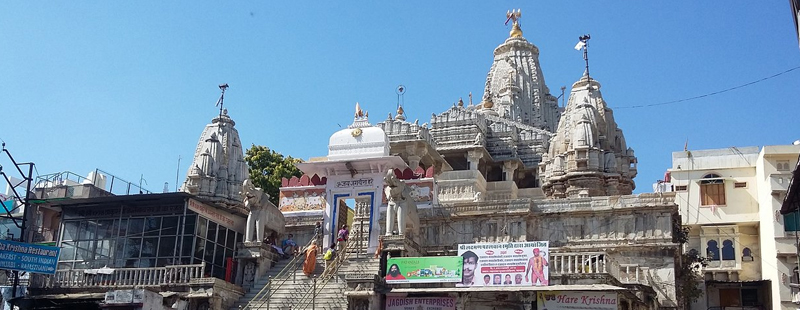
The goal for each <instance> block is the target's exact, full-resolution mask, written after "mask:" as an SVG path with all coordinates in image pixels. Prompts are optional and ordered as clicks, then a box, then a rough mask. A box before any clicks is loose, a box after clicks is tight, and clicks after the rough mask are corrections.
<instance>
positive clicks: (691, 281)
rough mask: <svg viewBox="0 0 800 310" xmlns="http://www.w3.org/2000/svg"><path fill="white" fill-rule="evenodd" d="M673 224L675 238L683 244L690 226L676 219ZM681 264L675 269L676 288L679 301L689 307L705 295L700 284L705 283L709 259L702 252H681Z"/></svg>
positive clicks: (687, 237)
mask: <svg viewBox="0 0 800 310" xmlns="http://www.w3.org/2000/svg"><path fill="white" fill-rule="evenodd" d="M672 225H673V227H672V228H673V238H674V239H673V240H674V241H675V242H677V243H680V244H681V246H682V245H683V244H685V243H686V242H688V241H689V227H688V226H681V224H680V221H675V222H673V223H672ZM678 263H679V264H680V265H679V266H678V268H676V269H675V284H676V286H675V288H676V292H675V293H676V294H677V295H678V302H679V303H680V304H681V305H683V307H684V309H689V308H690V307H691V305H692V303H693V302H695V301H697V299H699V298H700V297H703V290H702V289H701V288H700V285H701V284H703V281H704V279H703V272H702V271H703V268H704V267H706V266H708V261H707V260H706V258H705V257H702V256H700V253H697V251H695V250H692V251H689V252H687V253H681V255H680V262H678Z"/></svg>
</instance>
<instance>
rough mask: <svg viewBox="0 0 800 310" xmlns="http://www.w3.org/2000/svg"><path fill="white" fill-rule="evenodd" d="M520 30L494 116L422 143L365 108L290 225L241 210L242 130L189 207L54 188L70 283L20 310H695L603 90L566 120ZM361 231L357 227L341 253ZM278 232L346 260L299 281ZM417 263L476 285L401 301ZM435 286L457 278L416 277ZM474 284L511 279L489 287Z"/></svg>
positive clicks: (665, 198)
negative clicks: (401, 272)
mask: <svg viewBox="0 0 800 310" xmlns="http://www.w3.org/2000/svg"><path fill="white" fill-rule="evenodd" d="M519 17H520V14H519V12H514V13H511V12H509V14H508V18H509V19H513V21H514V22H513V26H512V31H511V33H510V35H509V37H508V38H507V39H505V41H504V42H503V43H502V44H500V45H499V46H498V47H497V48H496V49H495V50H494V61H493V63H492V64H491V66H490V69H489V74H488V76H487V80H486V88H485V89H484V94H483V96H482V99H481V102H480V103H478V104H474V103H473V102H472V100H469V101H468V102H466V103H465V102H463V101H460V102H459V103H458V104H455V105H454V106H453V107H451V108H449V109H448V110H446V111H444V112H441V113H438V114H433V115H432V117H431V120H430V123H423V124H420V123H419V121H413V122H411V121H408V120H407V119H406V115H405V111H404V110H403V107H400V108H399V109H398V110H397V111H393V112H394V113H395V115H394V116H393V115H392V114H391V113H390V114H389V116H388V117H387V118H386V119H385V120H382V121H380V122H378V123H377V124H374V125H373V124H372V123H371V122H370V120H369V113H367V112H366V111H365V110H363V109H362V108H361V106H360V105H359V104H356V108H355V113H354V118H353V122H352V124H351V125H350V126H348V128H345V129H342V130H340V131H337V132H335V133H333V134H332V135H331V137H330V140H329V144H328V154H327V155H326V156H323V157H318V158H312V159H310V160H309V161H307V162H304V163H300V164H298V168H300V170H302V171H303V173H304V175H303V176H301V177H299V178H291V179H286V180H283V184H282V187H281V189H280V197H279V201H280V202H279V206H278V207H275V206H272V205H266V206H261V208H255V207H249V205H248V204H246V203H242V201H243V200H244V201H247V202H250V200H249V199H250V198H253V197H261V196H257V195H256V196H248V195H249V194H248V193H250V192H249V190H250V188H249V187H248V186H247V183H246V182H247V175H245V173H246V171H247V170H246V169H245V168H246V167H245V166H244V162H243V160H242V150H241V143H240V140H239V135H238V132H237V131H236V130H235V128H234V126H235V123H234V122H233V120H232V119H231V118H230V117H229V116H228V115H227V111H224V110H222V111H220V112H221V113H220V115H219V116H218V117H216V118H214V119H213V120H212V122H211V124H209V125H208V126H207V127H206V128H205V129H204V131H203V133H202V134H201V138H200V140H199V141H198V146H197V149H196V152H195V157H194V160H193V162H192V165H191V167H190V169H189V173H188V174H187V179H186V182H185V183H184V186H183V192H181V193H166V194H133V195H130V193H129V194H128V195H112V194H111V193H109V192H107V191H104V190H102V189H101V186H96V185H97V184H96V183H95V182H94V180H92V181H91V182H88V184H80V187H81V189H80V190H79V191H76V189H75V188H73V189H72V190H70V189H69V188H68V187H63V186H53V187H48V188H43V189H42V193H41V195H42V196H41V198H42V200H43V201H42V202H41V203H40V204H39V205H38V206H37V208H38V209H37V210H38V211H40V215H39V217H40V218H41V221H40V224H39V225H38V227H40V231H44V230H45V228H47V229H49V230H50V231H52V232H54V233H52V234H51V235H52V236H53V238H52V239H53V240H52V241H54V242H57V244H58V245H59V246H60V247H62V251H63V253H64V254H63V255H62V256H63V257H62V258H61V259H60V260H59V264H60V265H59V270H57V272H56V275H55V276H41V277H37V278H36V279H32V280H31V281H32V282H31V284H30V288H31V292H32V293H31V294H30V295H29V296H28V297H26V298H25V299H24V300H21V301H19V303H18V304H20V305H25V306H27V307H28V308H34V307H43V306H48V307H52V308H59V307H60V308H62V309H65V308H68V307H74V306H75V305H81V306H82V307H87V308H89V307H90V306H94V307H101V306H102V307H127V308H130V309H138V308H141V307H143V305H145V304H147V305H155V306H157V305H158V303H159V301H160V302H161V306H162V307H163V308H171V309H188V310H195V309H197V310H205V309H215V310H216V309H309V308H310V309H353V310H366V309H370V310H379V309H387V310H394V309H398V306H401V305H409V304H413V305H414V306H415V308H417V309H419V308H421V307H422V305H421V303H424V304H426V305H428V306H433V307H434V308H436V309H442V310H455V309H458V310H473V309H481V310H483V309H486V310H488V309H498V308H499V309H520V310H523V309H524V310H532V309H545V308H547V309H551V310H553V309H566V308H567V307H568V306H569V304H578V303H582V304H585V305H587V306H590V307H592V308H597V309H625V310H628V309H675V308H678V304H677V300H678V296H676V290H675V273H674V271H675V266H676V258H677V257H678V255H679V252H680V251H679V245H678V244H677V243H676V242H675V240H674V233H673V228H674V227H675V226H676V224H677V223H679V221H680V218H679V214H678V207H677V205H676V204H675V203H674V198H675V196H674V194H672V193H653V194H640V195H632V191H633V189H634V188H635V183H634V181H633V179H634V177H635V176H636V172H637V160H636V157H635V155H634V152H633V149H631V148H629V147H628V146H627V144H626V141H625V138H624V135H623V132H622V130H621V129H620V128H619V126H618V125H617V123H616V122H615V120H614V116H613V111H612V110H611V109H610V108H609V107H608V105H607V104H606V102H605V99H604V98H603V95H602V93H601V92H600V83H599V82H598V81H597V80H596V79H595V78H594V77H591V76H589V75H588V73H587V74H584V75H583V76H580V77H579V76H578V75H576V78H578V80H577V81H576V82H575V83H574V84H573V86H572V90H571V92H570V94H569V100H568V103H567V105H566V107H564V108H563V109H562V108H559V107H558V105H557V100H556V97H555V96H553V95H551V94H550V91H549V88H548V87H547V85H546V84H545V79H544V74H543V72H544V71H543V69H542V66H541V64H540V63H539V58H538V57H539V48H538V47H537V46H535V45H534V44H533V43H531V42H529V41H527V40H526V39H525V38H524V37H523V33H522V29H521V28H520V26H519V23H518V22H517V19H518V18H519ZM221 88H222V86H221ZM223 91H224V89H223ZM71 187H76V185H71ZM76 192H80V193H83V194H85V195H86V196H80V197H77V196H74V194H75V193H76ZM240 192H241V193H245V195H243V196H244V197H243V196H242V195H240V194H239V193H240ZM51 193H57V195H56V194H51ZM70 195H72V196H70ZM65 198H66V199H65ZM264 210H267V212H266V214H265V215H256V214H262V213H264V212H263V211H264ZM278 210H280V212H279V211H278ZM348 214H352V220H349V219H348ZM262 216H264V217H263V218H262ZM395 220H396V221H397V224H396V225H395V224H394V222H395ZM259 221H261V222H259ZM245 223H251V224H245ZM252 223H262V224H255V225H257V226H259V227H253V226H255V225H252ZM346 223H351V224H350V225H351V226H352V227H351V229H350V232H349V238H342V237H341V236H342V235H340V234H339V233H338V230H339V229H340V228H342V226H344V225H345V224H346ZM265 226H266V227H265ZM123 227H124V228H123ZM254 228H255V230H254ZM264 228H266V230H267V232H266V234H265V236H270V237H271V239H272V240H275V239H276V238H282V235H288V234H293V235H294V236H295V239H294V240H295V241H296V242H297V243H299V244H301V245H304V246H310V245H312V244H316V243H319V245H320V246H321V247H322V248H323V249H324V248H329V247H332V246H334V244H335V243H338V246H339V251H338V253H337V255H336V256H335V258H332V259H331V260H330V261H325V262H324V264H323V261H322V260H319V261H316V262H315V264H312V261H313V259H312V258H314V257H316V256H314V255H310V256H308V261H307V266H306V267H316V268H303V269H304V270H303V272H300V271H301V268H300V267H299V266H300V265H301V261H302V260H303V259H304V258H305V257H304V256H296V257H294V258H290V259H283V260H279V259H278V258H277V255H276V250H274V248H273V247H271V246H269V245H266V244H265V243H263V242H261V238H260V237H259V238H254V237H253V234H254V231H255V234H256V235H258V234H260V233H259V231H262V233H263V229H264ZM223 236H224V237H223ZM339 239H348V240H347V241H346V242H343V241H342V240H339ZM129 244H130V246H129ZM304 248H306V247H304ZM467 248H469V249H472V250H469V251H466V252H465V249H467ZM523 248H524V249H525V250H524V251H523ZM531 248H534V249H533V250H532V251H530V249H531ZM479 249H480V251H479ZM473 250H474V251H475V252H478V253H475V252H473ZM467 252H469V253H472V254H471V255H473V256H469V254H467ZM495 252H497V254H498V255H516V256H515V257H514V259H513V263H514V264H517V265H515V266H514V267H513V268H510V269H509V268H506V267H502V268H499V267H497V266H500V265H492V264H495V263H504V262H502V261H501V260H495V261H494V262H493V257H499V256H492V255H494V254H495ZM317 254H321V253H320V252H317ZM317 256H321V255H317ZM404 257H406V258H412V259H417V258H424V259H431V258H442V259H450V260H455V261H458V262H461V263H465V262H466V263H467V264H470V267H465V268H457V269H456V270H451V271H455V272H457V274H459V277H458V280H459V281H461V282H459V283H460V284H459V283H455V282H452V281H451V282H441V281H434V282H431V283H424V284H420V283H403V284H396V283H391V282H387V281H386V279H385V276H386V274H387V269H388V268H387V265H389V262H390V261H392V260H394V259H400V258H404ZM462 257H463V259H462ZM479 259H480V260H481V262H480V264H481V265H480V266H482V267H481V268H478V266H479V263H478V260H479ZM525 266H527V268H526V267H525ZM496 267H497V268H496ZM430 269H435V271H432V270H430ZM306 272H308V275H309V276H306V275H304V274H303V273H306ZM462 272H463V273H464V274H463V275H461V273H462ZM467 272H469V273H470V274H471V275H468V274H467ZM434 273H439V274H444V273H445V272H444V271H443V270H442V268H434V267H431V268H429V269H427V271H421V270H418V271H417V272H416V273H414V274H417V275H419V274H424V275H432V274H434ZM476 274H478V275H481V274H483V275H485V276H487V277H488V276H489V274H494V275H495V277H496V278H497V279H496V280H495V282H494V284H492V285H489V284H488V283H489V281H488V280H486V284H484V285H480V283H479V282H480V280H481V279H483V278H479V279H476V278H477V276H476ZM512 274H513V276H512ZM523 274H524V277H523ZM501 275H504V276H505V277H506V280H505V281H506V283H501ZM408 276H409V277H411V276H412V274H408ZM529 276H530V279H529ZM490 278H491V277H490ZM512 278H513V279H514V280H512ZM514 281H516V283H514ZM109 289H111V290H113V292H111V293H106V291H108V290H109ZM142 289H146V291H143V290H142ZM128 296H130V302H126V303H120V302H119V301H120V300H125V301H127V300H128V299H129V297H128ZM137 296H138V297H137Z"/></svg>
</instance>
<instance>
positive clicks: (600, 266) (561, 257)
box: [550, 252, 608, 275]
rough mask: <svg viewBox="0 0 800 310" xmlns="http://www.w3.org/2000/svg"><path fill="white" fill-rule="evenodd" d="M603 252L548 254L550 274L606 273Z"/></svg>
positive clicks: (605, 256)
mask: <svg viewBox="0 0 800 310" xmlns="http://www.w3.org/2000/svg"><path fill="white" fill-rule="evenodd" d="M607 257H608V255H607V254H606V253H605V252H584V253H550V273H557V274H561V275H565V274H582V273H608V268H607V263H606V258H607Z"/></svg>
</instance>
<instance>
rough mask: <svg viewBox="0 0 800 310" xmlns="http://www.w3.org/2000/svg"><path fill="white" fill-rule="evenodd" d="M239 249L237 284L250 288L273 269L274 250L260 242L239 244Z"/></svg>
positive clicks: (237, 256) (237, 253) (237, 255)
mask: <svg viewBox="0 0 800 310" xmlns="http://www.w3.org/2000/svg"><path fill="white" fill-rule="evenodd" d="M238 248H239V249H238V251H237V252H236V259H237V263H238V265H239V266H240V267H239V268H237V270H236V272H237V274H236V277H235V278H236V282H237V284H240V285H241V286H242V287H244V288H249V287H251V286H252V285H253V284H254V283H255V282H256V281H258V280H259V279H261V278H262V277H264V276H265V275H266V274H267V271H268V270H269V269H270V268H272V259H273V254H272V249H271V247H269V246H267V245H265V244H264V243H263V242H259V241H254V242H243V243H239V245H238Z"/></svg>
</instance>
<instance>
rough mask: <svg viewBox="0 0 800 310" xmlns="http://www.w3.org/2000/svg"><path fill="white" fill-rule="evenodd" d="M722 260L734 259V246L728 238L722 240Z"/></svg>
mask: <svg viewBox="0 0 800 310" xmlns="http://www.w3.org/2000/svg"><path fill="white" fill-rule="evenodd" d="M722 260H736V248H735V247H734V245H733V241H732V240H730V239H725V240H724V241H722Z"/></svg>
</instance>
